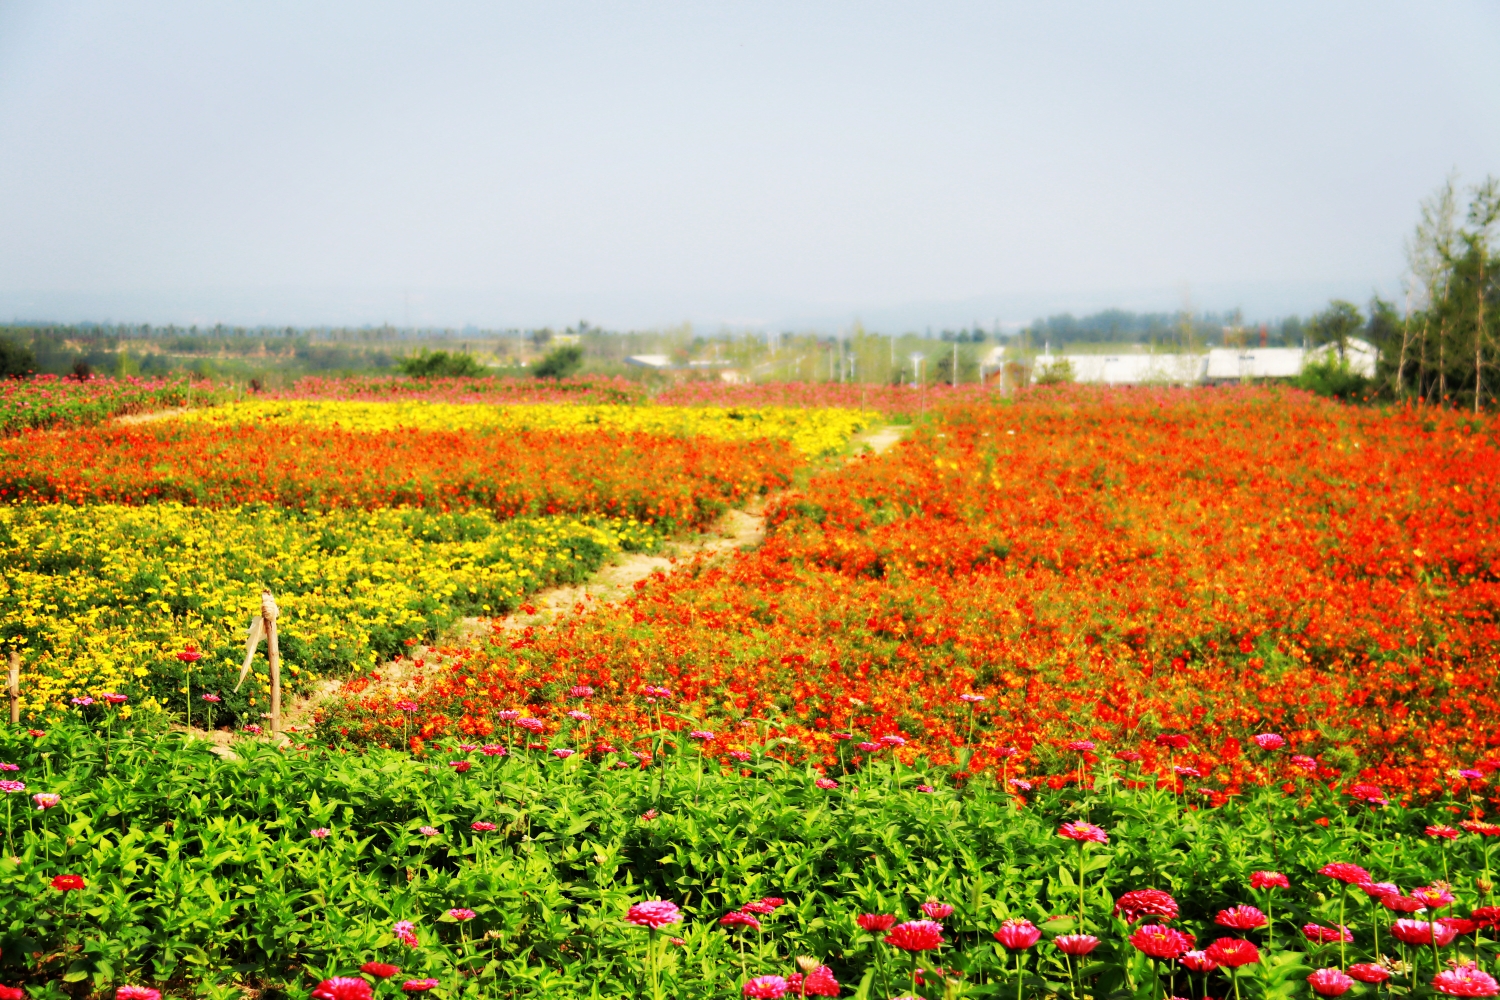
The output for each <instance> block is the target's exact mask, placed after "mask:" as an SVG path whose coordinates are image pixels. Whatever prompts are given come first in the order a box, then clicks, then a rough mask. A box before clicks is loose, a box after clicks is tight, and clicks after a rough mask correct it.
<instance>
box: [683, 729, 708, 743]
mask: <svg viewBox="0 0 1500 1000" xmlns="http://www.w3.org/2000/svg"><path fill="white" fill-rule="evenodd" d="M713 738H714V734H713V733H711V732H709V731H708V730H707V729H694V730H693V731H692V732H690V733H688V739H692V740H698V741H699V742H700V743H712V742H713Z"/></svg>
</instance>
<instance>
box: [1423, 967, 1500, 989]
mask: <svg viewBox="0 0 1500 1000" xmlns="http://www.w3.org/2000/svg"><path fill="white" fill-rule="evenodd" d="M1432 988H1433V989H1435V990H1437V991H1438V992H1439V993H1446V994H1448V996H1451V997H1492V996H1494V995H1495V994H1496V993H1500V984H1497V983H1496V982H1495V977H1494V976H1491V975H1490V974H1489V973H1488V972H1482V971H1480V970H1479V969H1478V968H1477V967H1475V966H1474V965H1471V964H1469V963H1467V962H1466V963H1464V964H1463V965H1460V966H1457V967H1456V968H1452V969H1446V970H1444V971H1443V972H1439V973H1438V974H1437V975H1436V976H1433V977H1432Z"/></svg>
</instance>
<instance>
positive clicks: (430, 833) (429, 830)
mask: <svg viewBox="0 0 1500 1000" xmlns="http://www.w3.org/2000/svg"><path fill="white" fill-rule="evenodd" d="M417 832H418V833H420V834H421V835H422V836H424V837H436V836H437V835H438V829H437V827H435V826H423V827H419V828H418V829H417Z"/></svg>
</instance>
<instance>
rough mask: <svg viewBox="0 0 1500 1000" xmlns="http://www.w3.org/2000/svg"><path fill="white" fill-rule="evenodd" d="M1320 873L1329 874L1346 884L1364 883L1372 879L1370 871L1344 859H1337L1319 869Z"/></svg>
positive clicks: (1330, 876)
mask: <svg viewBox="0 0 1500 1000" xmlns="http://www.w3.org/2000/svg"><path fill="white" fill-rule="evenodd" d="M1318 874H1319V875H1327V876H1328V877H1329V878H1336V879H1338V880H1339V881H1340V882H1343V883H1344V884H1345V885H1364V884H1365V883H1366V882H1368V881H1370V873H1369V872H1367V871H1365V870H1364V869H1363V868H1361V867H1360V866H1359V865H1351V864H1348V863H1347V862H1343V861H1335V862H1333V863H1331V864H1326V865H1324V866H1323V867H1322V868H1319V869H1318Z"/></svg>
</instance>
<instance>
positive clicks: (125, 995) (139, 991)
mask: <svg viewBox="0 0 1500 1000" xmlns="http://www.w3.org/2000/svg"><path fill="white" fill-rule="evenodd" d="M17 993H18V995H19V996H20V997H24V996H25V995H26V994H25V993H22V992H20V991H19V990H18V991H17ZM115 1000H161V990H153V989H151V988H150V987H149V986H121V987H119V988H118V989H116V990H115Z"/></svg>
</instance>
